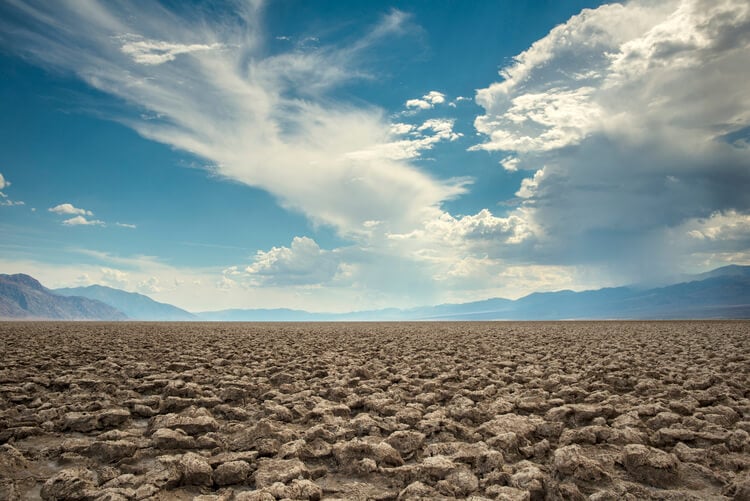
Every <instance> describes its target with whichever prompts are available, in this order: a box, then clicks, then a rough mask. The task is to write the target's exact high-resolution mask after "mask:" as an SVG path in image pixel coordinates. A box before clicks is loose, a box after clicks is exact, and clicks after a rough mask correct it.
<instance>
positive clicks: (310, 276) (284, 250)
mask: <svg viewBox="0 0 750 501" xmlns="http://www.w3.org/2000/svg"><path fill="white" fill-rule="evenodd" d="M338 268H339V262H338V258H337V256H336V255H335V253H333V252H331V251H326V250H324V249H321V248H320V247H319V246H318V244H317V243H316V242H315V240H313V239H311V238H308V237H294V239H293V240H292V243H291V245H290V246H289V247H273V248H272V249H271V250H269V251H258V252H257V254H256V255H255V257H254V259H253V262H252V263H251V264H250V265H249V266H247V267H246V268H245V270H244V272H245V273H246V274H247V276H249V278H250V281H251V283H252V284H253V285H255V286H265V285H270V286H288V285H319V284H323V283H326V282H330V281H331V280H332V279H333V278H334V277H335V276H336V272H337V271H338ZM234 271H237V270H234ZM236 274H237V275H241V273H239V272H238V271H237V273H236Z"/></svg>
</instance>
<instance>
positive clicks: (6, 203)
mask: <svg viewBox="0 0 750 501" xmlns="http://www.w3.org/2000/svg"><path fill="white" fill-rule="evenodd" d="M8 186H10V181H8V180H7V179H5V177H4V176H3V175H2V173H0V190H4V189H5V188H7V187H8ZM18 205H26V204H25V203H24V202H22V201H21V200H11V199H10V198H8V195H6V194H5V193H3V192H2V191H0V207H15V206H18ZM32 210H33V209H32Z"/></svg>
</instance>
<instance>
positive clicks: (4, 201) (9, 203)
mask: <svg viewBox="0 0 750 501" xmlns="http://www.w3.org/2000/svg"><path fill="white" fill-rule="evenodd" d="M0 195H2V198H0V207H2V206H4V207H14V206H17V205H26V203H25V202H23V201H21V200H11V199H9V198H8V197H7V195H3V194H2V193H0ZM33 210H34V209H32V211H33Z"/></svg>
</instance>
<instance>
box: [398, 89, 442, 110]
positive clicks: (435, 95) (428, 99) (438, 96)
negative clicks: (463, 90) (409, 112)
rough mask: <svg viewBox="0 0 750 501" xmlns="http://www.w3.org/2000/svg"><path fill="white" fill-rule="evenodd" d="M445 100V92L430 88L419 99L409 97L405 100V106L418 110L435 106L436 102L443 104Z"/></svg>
mask: <svg viewBox="0 0 750 501" xmlns="http://www.w3.org/2000/svg"><path fill="white" fill-rule="evenodd" d="M444 102H445V94H443V93H442V92H438V91H436V90H431V91H430V92H428V93H427V94H425V95H424V96H422V98H421V99H409V100H408V101H406V103H405V106H406V107H407V108H417V109H420V110H429V109H432V108H434V107H435V105H436V104H443V103H444Z"/></svg>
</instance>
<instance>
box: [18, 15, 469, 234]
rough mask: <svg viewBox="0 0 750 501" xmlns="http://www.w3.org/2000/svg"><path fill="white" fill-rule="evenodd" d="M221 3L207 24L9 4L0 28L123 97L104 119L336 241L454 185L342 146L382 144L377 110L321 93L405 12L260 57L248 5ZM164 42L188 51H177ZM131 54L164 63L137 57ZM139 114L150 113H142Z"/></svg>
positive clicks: (51, 62)
mask: <svg viewBox="0 0 750 501" xmlns="http://www.w3.org/2000/svg"><path fill="white" fill-rule="evenodd" d="M232 7H233V8H235V9H237V10H236V11H234V12H231V13H230V14H231V15H226V16H223V15H219V16H214V18H213V19H207V18H204V17H202V15H201V13H200V12H198V11H195V12H192V11H191V12H190V15H188V16H185V17H180V16H178V15H177V14H175V13H174V12H167V11H165V10H164V8H162V7H160V6H157V5H156V4H148V5H147V6H145V7H143V9H145V10H142V11H139V12H138V15H137V16H134V15H133V12H132V11H131V10H130V7H128V6H127V5H124V4H117V3H115V4H113V3H110V2H97V1H92V2H90V3H89V4H87V8H86V9H81V8H76V6H75V4H68V3H49V2H41V1H38V2H31V3H29V4H28V5H26V6H25V7H24V9H22V10H17V11H14V15H16V16H21V17H22V18H23V20H24V22H23V23H18V24H16V25H14V26H13V30H11V31H12V33H13V35H12V40H13V44H14V47H16V48H17V50H18V51H21V52H24V54H25V55H27V56H29V57H31V58H32V59H33V60H36V61H38V62H40V63H41V64H45V65H48V66H52V67H55V68H57V69H62V70H64V71H70V72H73V73H75V74H76V75H78V76H79V77H80V78H81V79H83V80H84V81H85V82H87V83H88V84H89V85H91V86H93V87H95V88H96V89H99V90H100V91H103V92H106V93H109V94H112V95H114V96H117V97H118V98H120V99H122V100H123V101H125V102H127V103H129V104H130V105H132V107H133V108H134V109H137V110H138V112H137V113H134V112H132V110H123V112H122V113H121V114H118V115H116V116H114V117H113V118H114V119H116V120H119V121H121V122H123V123H125V124H126V125H128V126H130V127H132V128H133V129H135V130H136V131H138V132H139V133H140V134H141V135H142V136H144V137H146V138H149V139H153V140H156V141H159V142H162V143H165V144H168V145H170V146H172V147H175V148H178V149H180V150H183V151H187V152H190V153H192V154H195V155H197V156H199V157H202V158H204V159H206V160H207V161H208V162H209V163H210V164H211V165H212V170H214V171H215V173H216V174H217V175H219V176H223V177H226V178H228V179H232V180H235V181H239V182H241V183H245V184H248V185H251V186H255V187H258V188H261V189H264V190H266V191H268V192H269V193H271V194H273V195H274V196H275V197H276V199H277V200H278V201H279V203H280V204H281V205H282V206H283V207H285V208H287V209H289V210H293V211H297V212H300V213H302V214H304V215H305V216H306V217H308V218H309V219H310V220H311V221H312V222H313V223H314V224H323V225H327V226H330V227H332V228H334V229H335V230H336V231H337V233H338V234H339V235H341V236H343V237H345V238H356V235H357V234H358V232H359V231H360V229H361V228H362V224H363V222H365V221H369V220H379V221H383V222H384V223H383V224H384V225H389V226H391V227H392V229H393V230H395V231H402V230H404V229H405V228H407V227H410V226H414V225H415V224H419V223H421V221H422V220H423V219H424V218H425V217H432V216H433V215H434V214H435V211H438V210H439V206H440V204H441V203H443V202H444V201H446V200H449V199H451V198H454V197H456V196H458V195H460V194H461V193H463V192H464V191H465V188H464V184H463V182H455V181H454V180H441V179H436V178H435V177H433V176H431V175H429V174H427V173H425V172H424V171H422V170H420V169H418V168H417V167H415V166H414V165H412V164H410V163H409V162H408V159H409V158H412V157H411V153H409V154H403V153H401V154H394V155H389V154H378V155H369V156H358V155H352V154H351V153H353V152H360V151H371V150H377V149H378V148H383V147H384V146H383V145H385V144H387V143H389V142H391V137H390V125H391V124H390V123H389V122H388V120H387V117H386V113H385V111H384V110H382V109H379V108H376V107H373V106H369V105H362V104H361V103H354V102H346V101H340V100H337V99H336V96H335V93H334V92H333V91H334V90H335V89H336V88H337V87H338V86H340V85H342V84H344V83H347V82H351V81H352V80H356V79H362V78H372V76H371V75H370V74H369V73H368V67H367V57H366V55H367V53H368V51H369V49H370V48H372V47H373V46H375V45H377V44H378V43H381V41H383V40H385V39H387V38H392V37H394V36H408V30H407V29H406V27H407V26H408V23H409V16H408V15H406V14H404V13H403V12H400V11H398V10H393V11H391V12H389V13H388V14H387V15H384V16H383V17H382V18H381V19H380V20H379V22H377V23H375V24H374V25H373V26H372V28H371V29H370V30H369V31H366V32H364V33H363V34H362V35H361V38H360V39H359V40H354V41H353V42H352V43H351V44H350V45H348V46H325V45H322V46H320V47H313V48H305V49H304V50H297V49H290V50H289V51H286V52H284V51H282V52H279V53H274V54H269V53H268V52H267V51H266V49H265V46H264V38H263V37H264V32H263V29H262V27H261V26H260V24H259V23H260V22H261V21H262V12H261V11H260V10H259V8H258V7H257V6H256V5H255V4H253V3H250V4H243V5H237V4H232ZM11 8H12V7H11ZM139 9H140V7H139ZM144 20H148V21H144ZM71 27H75V28H74V29H73V28H71ZM136 42H138V43H137V44H136ZM134 44H135V45H134ZM216 44H219V45H220V46H221V47H220V48H218V46H217V45H216ZM177 45H179V46H180V47H182V46H183V45H184V46H188V47H191V46H198V47H201V50H195V51H191V52H189V53H184V52H183V53H182V55H183V56H185V57H180V56H178V54H177V52H179V50H182V49H179V50H178V49H177V48H175V47H176V46H177ZM19 47H22V48H19ZM203 47H213V49H211V50H203ZM123 50H125V51H126V52H127V53H125V52H123ZM134 55H138V57H148V58H151V59H149V62H151V61H152V60H153V62H160V61H162V60H163V59H165V58H166V59H171V60H170V61H169V62H168V63H164V64H142V63H141V62H137V61H134V60H133V57H134ZM188 56H189V57H188ZM428 96H430V99H431V100H432V101H434V102H438V101H440V99H442V98H441V97H440V96H439V95H438V94H434V93H430V94H428ZM144 113H147V114H148V116H149V117H160V118H156V119H149V120H145V119H143V118H141V115H143V114H144Z"/></svg>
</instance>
